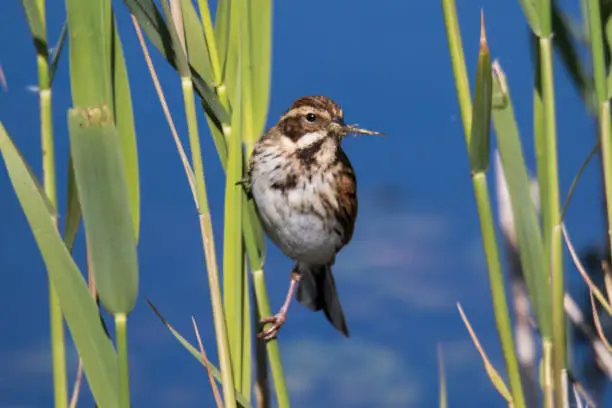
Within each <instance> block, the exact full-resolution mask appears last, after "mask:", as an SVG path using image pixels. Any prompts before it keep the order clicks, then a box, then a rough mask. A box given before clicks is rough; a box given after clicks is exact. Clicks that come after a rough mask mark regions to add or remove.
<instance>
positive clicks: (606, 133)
mask: <svg viewBox="0 0 612 408" xmlns="http://www.w3.org/2000/svg"><path fill="white" fill-rule="evenodd" d="M599 115H600V120H599V123H600V125H599V132H600V135H601V139H600V141H601V158H602V166H603V173H604V185H605V190H606V211H607V216H608V237H609V242H610V243H612V228H611V227H610V225H612V140H610V138H611V137H612V135H611V134H610V101H605V102H603V103H602V104H601V111H600V114H599Z"/></svg>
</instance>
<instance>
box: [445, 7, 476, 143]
mask: <svg viewBox="0 0 612 408" xmlns="http://www.w3.org/2000/svg"><path fill="white" fill-rule="evenodd" d="M442 10H443V12H444V24H445V25H446V39H447V40H448V48H449V50H450V57H451V63H452V65H453V75H454V76H455V86H456V87H457V98H458V99H459V107H460V108H461V123H463V129H464V130H465V132H466V135H467V134H469V131H470V129H471V128H472V98H471V97H470V82H469V80H468V76H467V70H466V69H465V57H464V56H463V44H462V42H461V31H460V30H459V20H458V19H457V7H456V6H455V1H454V0H442ZM466 137H469V136H466Z"/></svg>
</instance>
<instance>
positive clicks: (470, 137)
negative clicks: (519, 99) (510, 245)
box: [442, 0, 525, 408]
mask: <svg viewBox="0 0 612 408" xmlns="http://www.w3.org/2000/svg"><path fill="white" fill-rule="evenodd" d="M442 7H443V12H444V19H445V23H446V29H447V36H448V44H449V51H450V55H451V60H452V65H453V75H454V77H455V83H456V86H457V95H458V99H459V107H460V110H461V117H462V121H463V125H464V132H465V140H466V145H467V147H468V152H469V154H470V170H471V172H472V182H473V185H474V195H475V198H476V206H477V208H478V215H479V218H480V231H481V235H482V243H483V247H484V253H485V258H486V263H487V269H488V274H489V285H490V290H491V297H492V301H493V312H494V315H495V322H496V325H497V332H498V335H499V338H500V342H501V345H502V351H503V354H504V359H505V362H506V370H507V372H508V377H509V381H510V389H511V393H512V400H513V403H514V407H516V408H524V407H525V397H524V394H523V385H522V382H521V376H520V371H519V365H518V360H517V358H516V353H515V347H514V337H513V334H512V325H511V323H510V315H509V312H508V302H507V299H506V292H505V286H504V278H503V273H502V268H501V263H500V259H499V250H498V247H497V241H496V234H495V223H494V221H493V214H492V211H491V200H490V197H489V190H488V187H487V179H486V169H487V167H488V162H489V142H488V138H489V128H490V114H491V113H490V112H491V61H490V56H489V50H488V46H487V43H486V37H485V32H484V18H483V21H482V22H481V24H482V25H481V39H480V53H479V62H478V65H479V67H478V68H479V69H478V73H477V75H478V76H483V77H485V76H486V78H480V77H478V78H477V89H476V92H477V94H476V98H477V99H476V102H475V104H474V108H476V109H478V111H477V113H478V114H479V115H480V116H482V117H473V106H472V100H471V97H470V90H469V81H468V79H467V70H466V66H465V62H464V57H463V45H462V41H461V33H460V30H459V24H458V19H457V13H456V8H455V4H454V1H453V0H442ZM478 85H480V86H481V87H482V89H479V88H478ZM479 91H481V92H483V93H486V94H485V95H480V94H478V92H479ZM479 98H480V99H479ZM485 98H488V103H487V102H486V100H485ZM487 105H488V106H487ZM476 121H478V122H476ZM483 121H484V123H481V122H483ZM475 123H477V124H478V125H479V126H478V127H473V126H474V124H475ZM472 133H474V134H472Z"/></svg>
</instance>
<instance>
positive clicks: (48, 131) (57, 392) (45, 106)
mask: <svg viewBox="0 0 612 408" xmlns="http://www.w3.org/2000/svg"><path fill="white" fill-rule="evenodd" d="M39 7H40V10H41V15H42V18H43V22H44V18H45V13H44V2H41V3H39ZM37 53H38V54H37V56H36V62H37V66H38V88H39V99H40V134H41V145H42V161H43V183H44V189H45V194H46V195H47V198H48V199H49V202H50V203H51V205H53V207H54V208H57V183H56V176H55V145H54V141H53V119H52V111H51V84H50V79H49V59H48V57H49V56H48V54H47V49H46V45H45V46H40V47H37ZM54 222H55V225H56V227H57V216H56V215H54ZM49 315H50V326H51V354H52V360H53V388H54V399H55V407H56V408H64V407H67V406H68V380H67V375H66V340H65V335H64V319H63V316H62V309H61V306H60V301H59V297H58V295H57V293H56V292H55V289H54V288H53V285H52V284H51V281H49Z"/></svg>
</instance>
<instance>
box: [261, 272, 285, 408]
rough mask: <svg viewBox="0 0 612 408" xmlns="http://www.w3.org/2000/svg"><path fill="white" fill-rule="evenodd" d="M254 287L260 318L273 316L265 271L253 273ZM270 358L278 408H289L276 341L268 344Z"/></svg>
mask: <svg viewBox="0 0 612 408" xmlns="http://www.w3.org/2000/svg"><path fill="white" fill-rule="evenodd" d="M252 274H253V286H254V288H255V298H256V301H257V309H258V310H259V315H260V316H271V315H272V311H271V310H270V302H269V301H268V291H267V289H266V283H265V282H264V275H263V270H261V269H257V270H253V271H252ZM266 349H267V351H268V358H269V360H270V372H271V373H272V381H273V382H274V388H275V389H276V399H277V404H278V408H289V406H290V404H289V393H288V392H287V384H286V382H285V374H284V372H283V366H282V364H281V359H280V349H279V347H278V341H277V340H276V339H274V340H271V341H268V342H267V343H266Z"/></svg>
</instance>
